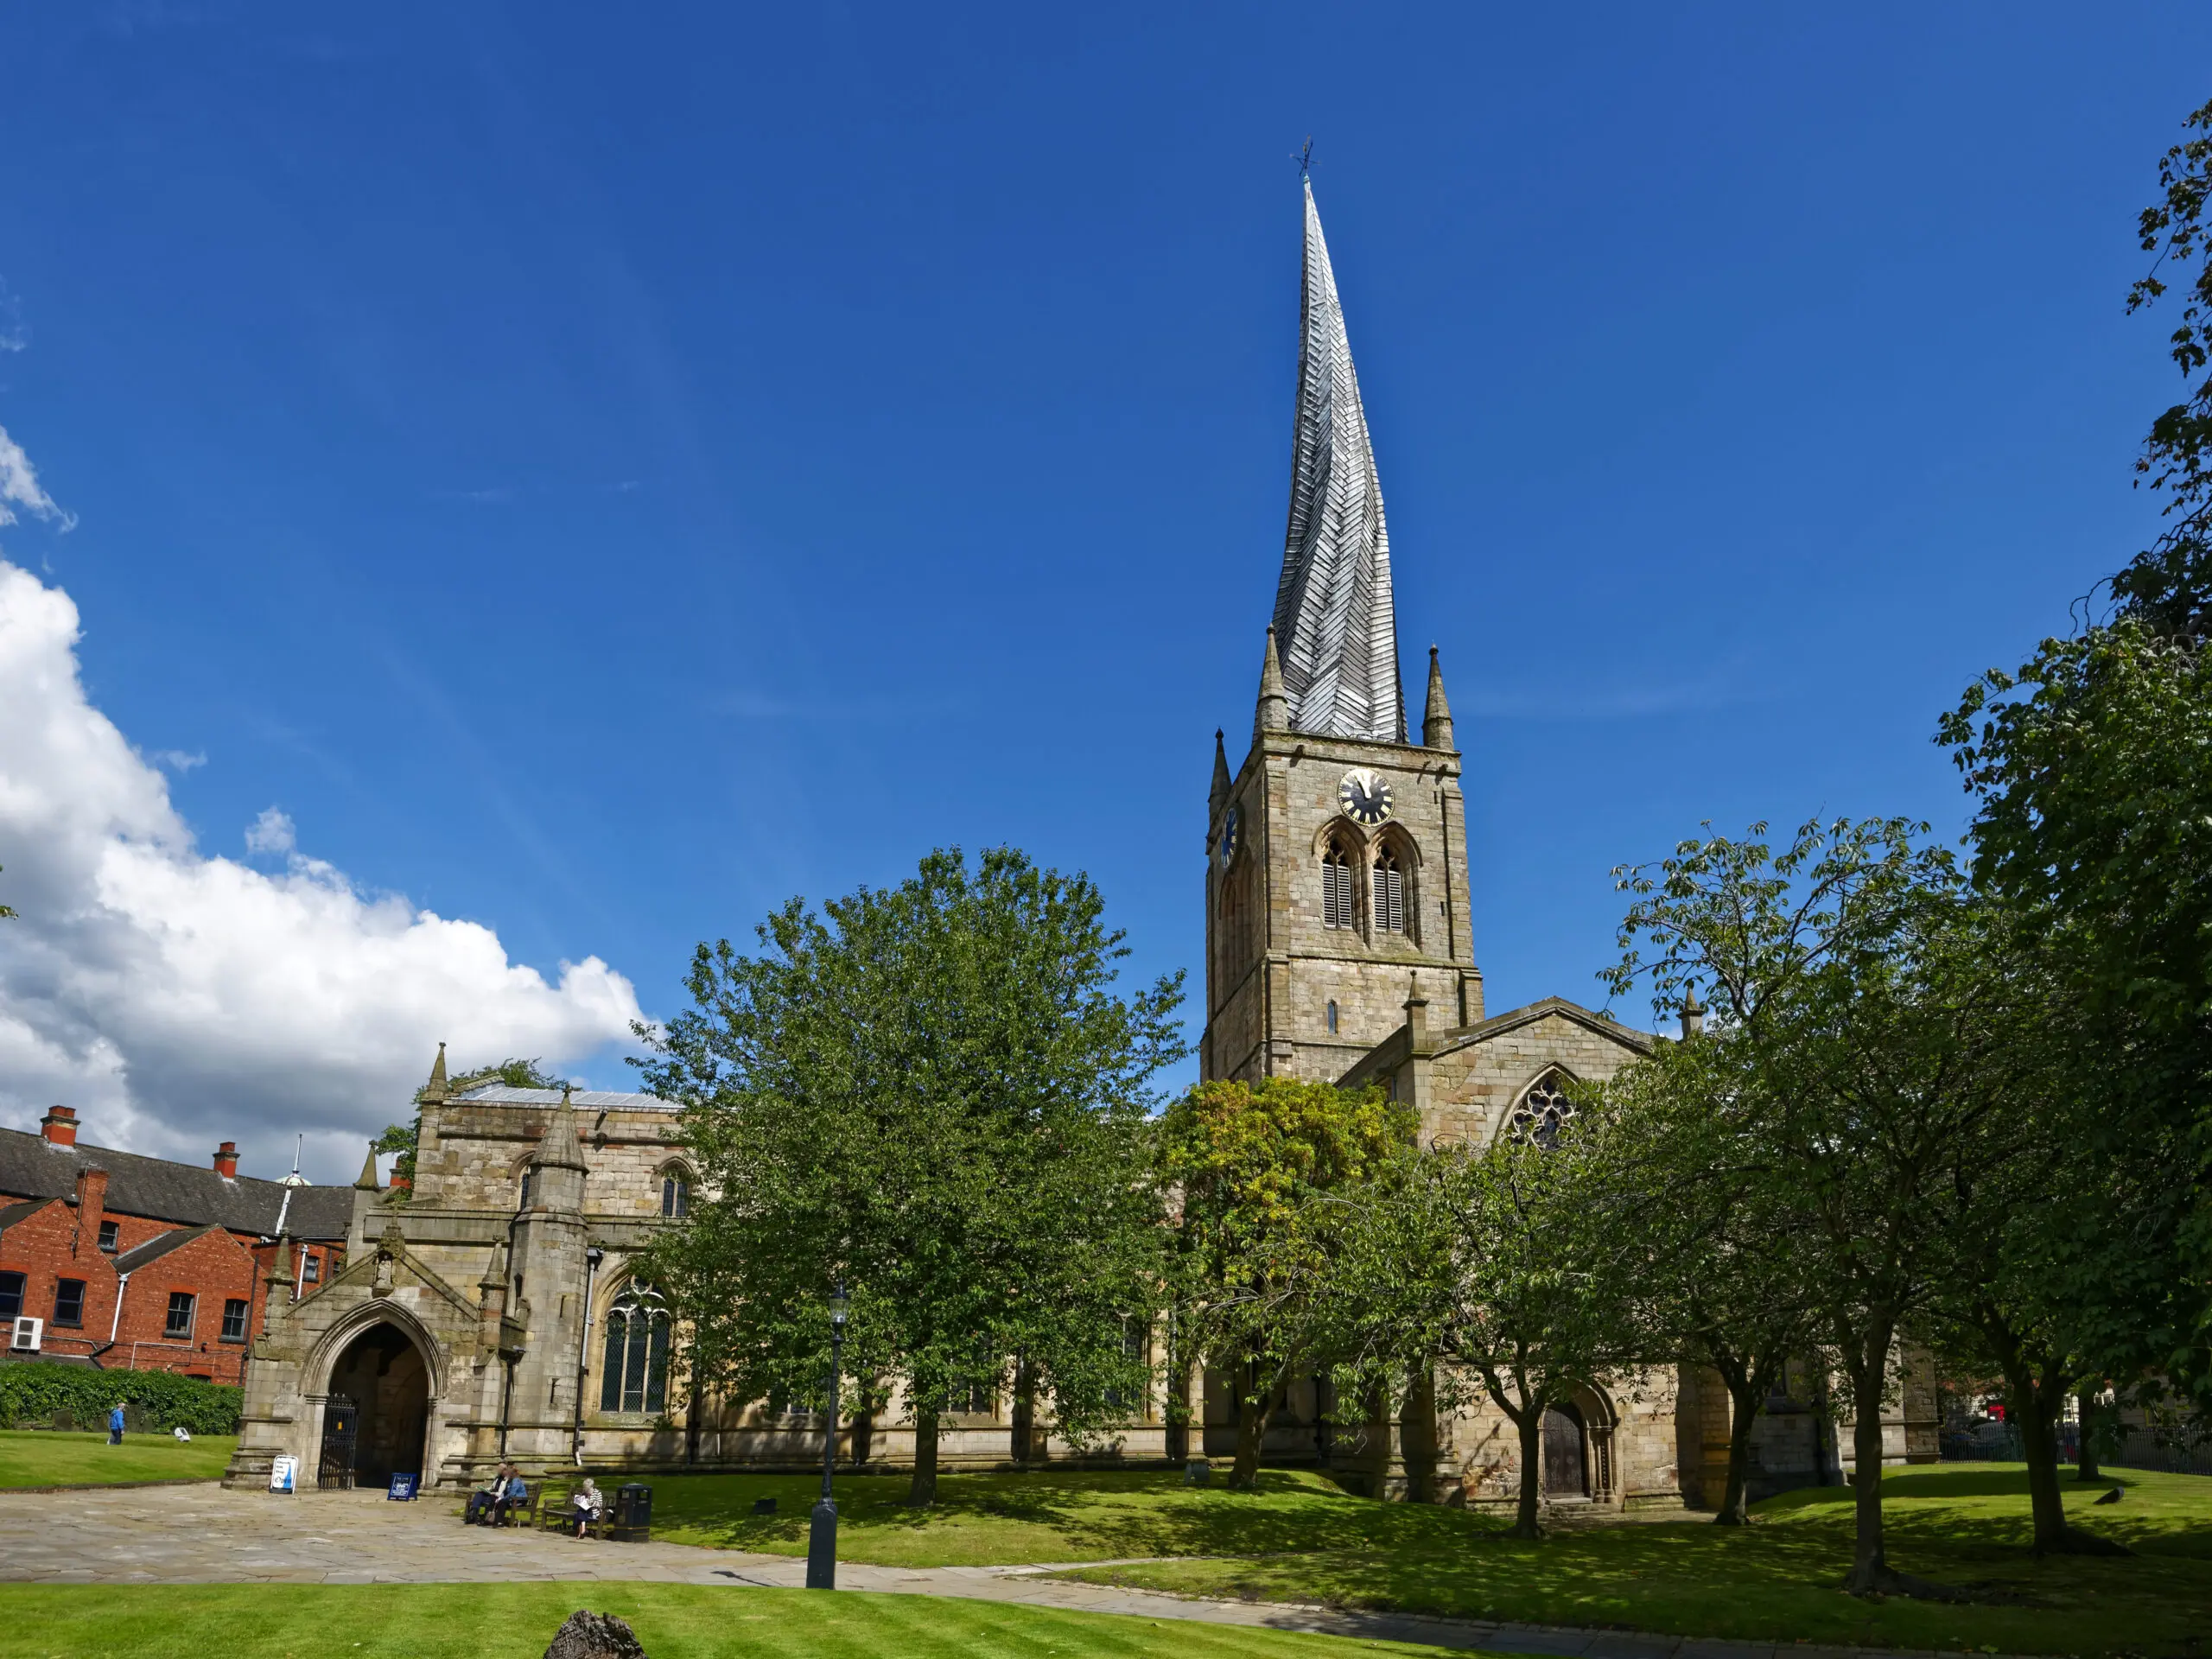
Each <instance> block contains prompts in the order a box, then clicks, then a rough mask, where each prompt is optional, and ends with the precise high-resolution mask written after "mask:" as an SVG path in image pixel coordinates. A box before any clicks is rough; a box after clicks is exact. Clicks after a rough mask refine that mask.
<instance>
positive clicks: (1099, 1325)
mask: <svg viewBox="0 0 2212 1659" xmlns="http://www.w3.org/2000/svg"><path fill="white" fill-rule="evenodd" d="M1102 914H1103V903H1102V900H1101V899H1100V898H1099V894H1098V891H1097V889H1096V887H1094V886H1093V885H1092V884H1091V882H1090V880H1089V879H1088V878H1087V877H1085V876H1083V875H1080V874H1077V875H1065V874H1059V873H1058V872H1054V871H1050V870H1040V869H1039V868H1036V867H1035V866H1034V865H1033V864H1032V863H1031V862H1030V861H1029V860H1028V859H1027V857H1025V856H1024V855H1022V854H1020V853H1019V852H1017V851H1014V850H1013V849H992V850H990V851H988V852H986V853H985V854H984V855H983V856H982V861H981V862H980V864H979V865H978V866H977V867H975V868H970V867H969V864H968V863H967V862H966V861H965V860H964V859H963V857H962V855H960V853H959V852H958V851H957V850H953V851H938V852H935V853H932V854H931V855H929V856H928V857H927V858H925V859H924V860H923V861H922V863H921V867H920V868H919V870H918V872H917V874H915V875H914V876H912V878H910V879H909V880H906V881H905V882H903V883H901V884H900V885H899V886H898V887H892V888H888V889H883V890H875V889H869V888H862V889H861V890H860V891H859V892H857V893H853V894H851V895H850V896H849V897H847V898H843V899H836V900H833V901H831V902H830V903H829V904H827V905H825V906H823V913H822V914H821V915H820V916H817V915H816V914H815V913H814V912H811V911H810V910H808V909H807V908H806V907H805V906H804V904H803V903H802V902H801V901H800V900H798V899H793V900H791V902H790V903H789V904H787V905H785V906H784V907H783V908H782V909H780V910H779V911H778V912H775V914H773V915H772V916H771V917H770V918H768V920H767V921H766V923H765V924H764V925H762V926H761V928H760V945H761V949H760V951H759V953H758V954H757V955H753V956H749V957H748V956H744V955H741V954H740V953H739V952H738V951H737V950H735V949H734V947H733V946H732V945H731V944H729V943H728V941H727V940H724V941H722V942H721V943H720V944H714V945H705V944H702V945H701V946H700V948H699V950H698V952H697V954H696V957H694V959H693V963H692V967H691V971H690V976H689V978H688V981H687V984H688V988H689V989H690V994H691V997H692V1006H691V1007H690V1008H689V1009H687V1010H686V1011H685V1012H684V1013H683V1014H679V1015H678V1016H677V1018H675V1019H674V1020H671V1021H670V1022H669V1023H668V1025H667V1027H665V1028H664V1029H661V1030H653V1029H650V1028H644V1029H641V1030H640V1033H639V1035H640V1036H641V1038H643V1039H645V1041H646V1042H647V1044H648V1045H649V1046H650V1047H651V1048H652V1050H653V1057H652V1058H650V1059H649V1060H647V1061H645V1062H643V1063H642V1065H643V1070H644V1073H645V1083H646V1085H647V1087H649V1088H650V1089H652V1090H653V1091H654V1092H655V1093H657V1094H659V1095H661V1096H665V1097H667V1098H669V1099H671V1100H675V1101H678V1102H680V1103H682V1104H683V1109H684V1114H683V1121H684V1129H685V1135H686V1138H687V1140H688V1141H689V1143H690V1147H691V1148H692V1150H693V1154H694V1155H695V1157H696V1159H697V1160H698V1163H699V1166H700V1173H701V1176H702V1182H701V1187H702V1192H701V1193H700V1195H699V1196H697V1197H696V1198H695V1201H694V1203H693V1205H692V1206H691V1211H690V1216H689V1217H687V1219H686V1220H685V1222H684V1223H683V1224H682V1225H680V1226H679V1227H677V1228H676V1229H674V1230H671V1232H670V1233H668V1234H667V1235H666V1236H664V1240H663V1241H662V1243H660V1245H659V1246H658V1249H656V1250H655V1251H654V1252H653V1254H652V1257H651V1259H650V1261H649V1263H648V1271H650V1272H652V1274H655V1275H656V1276H657V1277H658V1280H659V1281H660V1282H661V1283H662V1284H663V1285H664V1287H666V1288H667V1290H668V1291H669V1293H670V1294H672V1295H673V1296H674V1297H675V1299H676V1300H677V1304H678V1306H679V1307H680V1308H681V1310H682V1312H683V1315H684V1317H685V1319H686V1320H687V1321H688V1323H689V1325H690V1331H691V1333H692V1354H691V1360H692V1367H693V1372H694V1376H695V1377H696V1379H697V1380H698V1381H699V1382H701V1383H704V1384H705V1385H706V1386H709V1387H713V1388H716V1389H720V1390H721V1392H723V1393H724V1394H725V1395H728V1397H730V1398H732V1399H735V1400H760V1399H779V1400H807V1399H812V1400H817V1401H818V1400H820V1398H821V1395H822V1379H823V1376H824V1374H825V1372H826V1370H827V1362H828V1358H829V1322H828V1316H827V1311H826V1308H825V1305H824V1304H825V1299H826V1298H827V1297H828V1296H829V1294H830V1292H831V1290H832V1289H833V1288H835V1287H837V1286H839V1285H842V1286H843V1287H844V1288H845V1289H846V1291H847V1293H848V1294H849V1298H850V1301H851V1323H850V1325H849V1330H848V1333H847V1338H846V1354H847V1360H848V1367H847V1369H848V1373H849V1376H851V1377H856V1378H858V1379H860V1381H859V1382H858V1383H855V1384H854V1385H853V1393H852V1394H851V1395H850V1396H849V1397H850V1398H852V1399H854V1400H855V1402H857V1403H858V1404H859V1405H860V1406H861V1408H862V1409H863V1410H867V1411H872V1410H873V1409H874V1408H876V1407H877V1406H878V1405H879V1404H880V1402H881V1401H882V1399H883V1397H884V1395H883V1393H882V1389H883V1388H884V1387H885V1385H887V1383H890V1382H892V1381H894V1380H895V1381H896V1382H898V1383H902V1384H903V1385H904V1393H905V1398H906V1408H907V1410H908V1411H909V1412H910V1413H911V1414H912V1418H913V1421H914V1429H915V1458H914V1472H913V1480H912V1488H911V1491H910V1494H909V1496H910V1500H911V1501H912V1503H916V1504H927V1503H932V1502H934V1501H935V1497H936V1491H937V1451H938V1428H939V1424H940V1422H941V1421H942V1420H943V1417H944V1414H945V1413H946V1412H948V1411H950V1410H955V1409H959V1408H963V1404H964V1402H965V1401H966V1400H967V1399H968V1398H969V1395H970V1394H971V1392H972V1391H974V1390H976V1389H998V1388H1000V1387H1002V1386H1004V1385H1006V1384H1007V1383H1009V1382H1012V1383H1014V1384H1015V1386H1016V1387H1017V1388H1018V1389H1022V1390H1025V1391H1029V1392H1033V1393H1035V1394H1040V1395H1049V1397H1050V1399H1051V1400H1052V1406H1053V1410H1054V1416H1055V1421H1056V1422H1057V1425H1058V1429H1059V1432H1060V1433H1063V1434H1064V1435H1066V1436H1068V1437H1070V1438H1071V1439H1074V1440H1077V1441H1081V1440H1084V1438H1085V1437H1086V1436H1088V1435H1090V1434H1091V1433H1095V1432H1096V1430H1097V1429H1098V1427H1100V1426H1102V1425H1103V1423H1104V1422H1106V1421H1109V1419H1110V1418H1111V1417H1112V1416H1113V1415H1114V1414H1115V1413H1116V1409H1117V1407H1116V1402H1117V1401H1119V1400H1121V1399H1122V1398H1124V1397H1126V1394H1127V1392H1128V1391H1132V1390H1135V1389H1140V1388H1141V1387H1142V1386H1143V1385H1144V1383H1145V1382H1146V1381H1147V1377H1146V1376H1145V1373H1144V1370H1143V1367H1142V1365H1141V1362H1138V1361H1135V1360H1133V1359H1132V1358H1131V1357H1129V1356H1128V1351H1127V1349H1126V1347H1125V1335H1126V1331H1127V1322H1128V1320H1129V1319H1139V1320H1141V1319H1145V1318H1146V1317H1147V1315H1148V1313H1149V1312H1150V1310H1151V1309H1152V1308H1153V1307H1154V1306H1155V1304H1156V1301H1157V1296H1158V1277H1159V1241H1160V1226H1159V1220H1160V1217H1159V1212H1158V1208H1157V1205H1156V1201H1155V1199H1154V1196H1153V1192H1152V1189H1151V1187H1150V1185H1149V1184H1148V1183H1147V1182H1146V1180H1145V1179H1143V1176H1144V1170H1145V1164H1146V1140H1147V1135H1148V1132H1149V1121H1148V1115H1149V1113H1150V1112H1151V1111H1152V1110H1153V1109H1154V1108H1155V1107H1156V1105H1157V1104H1158V1102H1157V1100H1156V1097H1155V1096H1154V1093H1153V1091H1152V1078H1153V1077H1154V1075H1155V1074H1156V1073H1157V1072H1158V1071H1159V1070H1160V1068H1161V1067H1162V1066H1164V1065H1168V1064H1171V1063H1172V1062H1173V1061H1174V1060H1176V1059H1178V1058H1180V1057H1181V1056H1182V1054H1183V1053H1184V1052H1185V1050H1184V1047H1183V1044H1182V1041H1181V1038H1180V1035H1179V1029H1178V1027H1177V1026H1176V1025H1175V1023H1174V1011H1175V1008H1176V1007H1177V1005H1178V1004H1179V1001H1180V1000H1181V989H1180V980H1179V976H1177V977H1175V978H1167V979H1162V980H1160V982H1157V983H1156V984H1154V986H1152V987H1151V988H1147V989H1143V990H1141V991H1139V992H1138V993H1137V994H1135V995H1133V996H1130V997H1128V998H1126V999H1124V998H1122V997H1119V996H1116V995H1114V994H1113V992H1112V989H1111V986H1112V982H1113V981H1114V978H1115V969H1114V966H1113V963H1115V961H1116V959H1118V958H1119V957H1122V956H1124V955H1126V954H1127V952H1126V950H1124V949H1123V948H1122V944H1121V938H1122V936H1121V935H1120V934H1119V933H1117V932H1112V931H1109V930H1108V929H1107V928H1106V927H1105V925H1104V924H1103V920H1102ZM827 1403H829V1405H830V1406H831V1408H832V1409H833V1410H834V1409H836V1406H837V1405H838V1404H839V1403H840V1402H827Z"/></svg>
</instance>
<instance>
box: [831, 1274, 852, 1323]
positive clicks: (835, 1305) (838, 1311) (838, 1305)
mask: <svg viewBox="0 0 2212 1659" xmlns="http://www.w3.org/2000/svg"><path fill="white" fill-rule="evenodd" d="M851 1307H852V1304H851V1303H849V1302H848V1301H847V1300H845V1287H844V1286H842V1284H841V1285H839V1286H838V1287H837V1288H836V1289H835V1290H833V1291H831V1292H830V1293H829V1323H830V1324H831V1325H835V1326H836V1328H837V1329H838V1330H840V1331H842V1330H843V1329H844V1328H845V1315H846V1314H847V1313H849V1311H850V1309H851Z"/></svg>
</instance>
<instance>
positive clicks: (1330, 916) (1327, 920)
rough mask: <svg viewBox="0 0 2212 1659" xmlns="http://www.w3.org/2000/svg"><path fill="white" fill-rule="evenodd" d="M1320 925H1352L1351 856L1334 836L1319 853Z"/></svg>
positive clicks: (1342, 843)
mask: <svg viewBox="0 0 2212 1659" xmlns="http://www.w3.org/2000/svg"><path fill="white" fill-rule="evenodd" d="M1321 925H1322V926H1324V927H1350V926H1351V925H1352V907H1351V854H1350V853H1347V852H1346V851H1345V850H1344V842H1341V841H1339V840H1338V839H1337V837H1336V836H1330V837H1329V844H1328V846H1327V847H1326V848H1325V849H1323V850H1322V853H1321Z"/></svg>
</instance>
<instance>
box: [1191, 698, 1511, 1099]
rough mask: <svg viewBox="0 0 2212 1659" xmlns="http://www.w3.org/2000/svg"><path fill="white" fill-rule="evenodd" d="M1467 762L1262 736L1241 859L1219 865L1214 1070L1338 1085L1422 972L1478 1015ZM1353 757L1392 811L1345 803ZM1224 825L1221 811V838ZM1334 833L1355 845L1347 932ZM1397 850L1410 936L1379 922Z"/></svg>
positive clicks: (1212, 883)
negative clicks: (1329, 847)
mask: <svg viewBox="0 0 2212 1659" xmlns="http://www.w3.org/2000/svg"><path fill="white" fill-rule="evenodd" d="M1353 767H1365V768H1367V769H1369V770H1370V771H1373V772H1377V773H1379V774H1380V775H1382V776H1383V778H1384V779H1386V780H1387V781H1388V782H1389V785H1390V790H1391V813H1390V817H1389V818H1388V819H1386V820H1385V821H1384V822H1383V823H1382V824H1380V825H1376V826H1374V827H1371V828H1370V827H1369V826H1365V825H1362V824H1359V823H1354V822H1353V821H1352V820H1351V818H1349V817H1345V816H1344V811H1343V809H1342V806H1341V804H1340V803H1339V800H1338V785H1340V784H1341V782H1342V781H1343V779H1344V774H1345V772H1347V771H1349V770H1351V769H1352V768H1353ZM1228 804H1230V805H1233V806H1234V807H1235V808H1236V810H1237V811H1238V813H1239V814H1240V815H1241V823H1242V826H1243V828H1242V831H1241V842H1240V845H1239V847H1238V849H1237V853H1236V858H1235V859H1234V860H1233V861H1231V862H1230V867H1229V868H1228V869H1227V870H1225V871H1224V870H1223V869H1221V868H1218V866H1217V865H1215V866H1210V867H1209V872H1208V876H1207V883H1206V939H1207V954H1206V1012H1207V1027H1206V1033H1205V1039H1204V1042H1203V1045H1202V1051H1201V1057H1200V1059H1201V1068H1202V1071H1203V1072H1204V1075H1205V1076H1207V1077H1260V1076H1270V1075H1277V1074H1283V1075H1289V1076H1294V1077H1309V1078H1312V1079H1314V1080H1316V1081H1321V1082H1327V1081H1332V1080H1333V1079H1334V1078H1335V1077H1338V1075H1340V1074H1341V1073H1342V1072H1343V1071H1344V1070H1345V1069H1346V1067H1348V1066H1350V1065H1351V1064H1352V1063H1353V1062H1354V1061H1356V1060H1357V1058H1358V1057H1359V1055H1360V1053H1361V1052H1363V1051H1364V1050H1365V1049H1367V1048H1369V1047H1371V1046H1373V1045H1374V1044H1376V1043H1377V1042H1380V1041H1381V1040H1383V1038H1384V1037H1386V1036H1387V1035H1388V1034H1389V1033H1390V1032H1391V1031H1392V1030H1393V1029H1395V1027H1397V1025H1398V1024H1399V1023H1400V1022H1401V1021H1402V1020H1403V1018H1404V1004H1405V1001H1406V998H1407V995H1408V992H1409V990H1410V988H1411V987H1412V986H1413V985H1414V983H1415V982H1416V980H1418V982H1419V983H1420V984H1421V988H1422V994H1423V995H1426V996H1427V997H1428V998H1429V999H1430V1000H1431V1001H1432V1002H1433V1004H1434V1005H1435V1007H1436V1008H1437V1009H1438V1011H1439V1014H1440V1017H1443V1018H1445V1022H1446V1023H1453V1024H1456V1023H1459V1022H1460V1021H1462V1020H1480V1019H1481V1017H1482V977H1481V976H1480V974H1478V972H1476V970H1475V967H1474V958H1473V951H1472V948H1471V940H1470V932H1469V913H1470V912H1469V905H1468V901H1467V858H1466V839H1465V805H1464V804H1463V803H1462V801H1461V800H1460V797H1459V756H1458V755H1457V754H1455V753H1451V752H1449V751H1446V750H1433V749H1424V748H1421V747H1418V746H1414V745H1408V744H1401V743H1366V742H1355V741H1348V740H1345V739H1341V738H1326V737H1316V736H1312V735H1309V734H1304V733H1295V732H1268V733H1263V734H1262V735H1261V738H1260V741H1256V742H1255V744H1254V745H1253V747H1252V751H1251V753H1249V755H1247V757H1246V758H1245V761H1244V765H1243V770H1242V771H1241V772H1240V773H1239V774H1238V776H1237V778H1236V781H1235V782H1234V784H1233V785H1231V787H1230V794H1229V800H1228ZM1221 823H1222V818H1221V816H1220V815H1216V816H1215V817H1213V819H1212V821H1211V826H1210V829H1209V835H1208V842H1207V844H1208V845H1209V846H1210V847H1211V846H1212V845H1214V844H1215V843H1216V840H1217V836H1218V835H1219V832H1220V828H1221ZM1332 835H1333V836H1336V837H1337V838H1338V842H1339V844H1341V845H1342V846H1343V847H1344V849H1346V850H1347V852H1348V853H1349V854H1350V855H1351V865H1352V874H1353V883H1352V885H1353V891H1354V899H1355V918H1354V919H1355V922H1356V924H1357V925H1354V926H1352V927H1349V928H1344V927H1329V926H1326V925H1325V916H1324V913H1323V909H1322V894H1321V852H1322V848H1323V846H1324V844H1325V842H1326V841H1327V840H1328V838H1329V837H1330V836H1332ZM1386 846H1387V847H1389V848H1390V849H1394V850H1395V853H1396V854H1397V855H1398V859H1399V862H1400V865H1401V867H1402V870H1403V874H1404V876H1405V904H1404V912H1405V918H1406V928H1405V931H1404V932H1403V933H1402V934H1394V933H1392V932H1390V931H1388V930H1387V929H1385V928H1383V927H1382V926H1380V925H1378V918H1377V917H1376V914H1375V912H1374V906H1373V904H1372V902H1371V887H1372V883H1371V880H1370V877H1371V874H1372V871H1373V868H1374V863H1375V860H1376V855H1377V854H1378V852H1379V851H1380V850H1381V849H1383V848H1384V847H1386ZM1331 1001H1334V1002H1335V1003H1336V1004H1337V1007H1338V1028H1337V1030H1336V1032H1335V1033H1333V1034H1332V1033H1331V1032H1330V1031H1329V1029H1328V1023H1327V1013H1328V1005H1329V1003H1330V1002H1331ZM1446 1010H1448V1011H1449V1013H1448V1017H1446Z"/></svg>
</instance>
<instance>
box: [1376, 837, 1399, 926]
mask: <svg viewBox="0 0 2212 1659" xmlns="http://www.w3.org/2000/svg"><path fill="white" fill-rule="evenodd" d="M1374 893H1375V928H1376V931H1377V932H1379V933H1402V932H1404V931H1406V873H1405V871H1404V870H1403V869H1402V868H1400V867H1399V863H1398V855H1397V852H1396V850H1395V849H1393V848H1390V847H1387V846H1386V847H1384V848H1383V850H1382V851H1381V852H1379V853H1377V854H1376V855H1375V888H1374Z"/></svg>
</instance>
